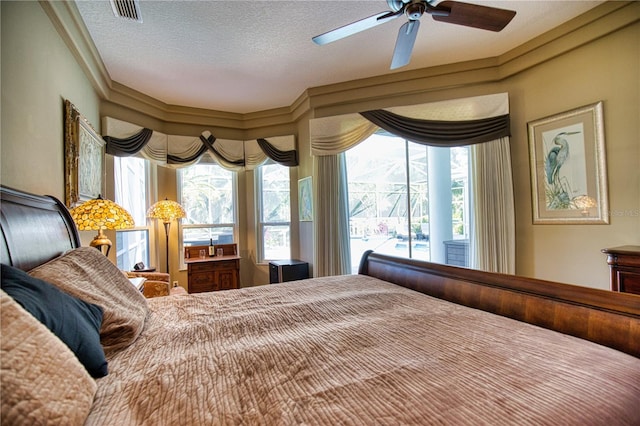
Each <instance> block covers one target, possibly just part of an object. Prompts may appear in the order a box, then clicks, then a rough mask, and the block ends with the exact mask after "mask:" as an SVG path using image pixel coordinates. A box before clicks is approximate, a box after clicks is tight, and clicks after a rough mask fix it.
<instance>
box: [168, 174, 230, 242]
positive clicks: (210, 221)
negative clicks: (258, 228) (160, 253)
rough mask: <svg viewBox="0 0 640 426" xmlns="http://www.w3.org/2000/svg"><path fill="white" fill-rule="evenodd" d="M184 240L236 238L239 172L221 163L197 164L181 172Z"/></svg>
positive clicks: (228, 240) (199, 240) (216, 240)
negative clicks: (237, 174)
mask: <svg viewBox="0 0 640 426" xmlns="http://www.w3.org/2000/svg"><path fill="white" fill-rule="evenodd" d="M178 179H179V187H180V204H181V205H182V207H183V208H184V209H185V211H186V212H187V217H186V218H185V219H183V220H182V226H181V229H182V244H183V245H204V244H209V242H213V243H214V244H227V243H233V242H237V238H236V233H237V219H236V217H237V214H236V206H237V194H236V192H237V191H236V186H237V185H236V173H235V172H232V171H229V170H226V169H224V168H222V167H221V166H219V165H218V164H195V165H192V166H189V167H185V168H183V169H180V170H179V172H178Z"/></svg>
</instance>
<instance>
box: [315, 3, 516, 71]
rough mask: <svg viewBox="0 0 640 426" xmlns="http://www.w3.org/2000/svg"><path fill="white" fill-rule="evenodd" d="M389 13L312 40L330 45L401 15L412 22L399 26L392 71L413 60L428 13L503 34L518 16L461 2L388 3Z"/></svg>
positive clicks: (503, 10) (363, 20) (434, 16)
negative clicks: (423, 21) (413, 52)
mask: <svg viewBox="0 0 640 426" xmlns="http://www.w3.org/2000/svg"><path fill="white" fill-rule="evenodd" d="M387 4H388V5H389V8H390V9H391V10H390V11H386V12H381V13H378V14H376V15H373V16H370V17H368V18H365V19H361V20H359V21H356V22H352V23H351V24H347V25H345V26H342V27H339V28H336V29H334V30H331V31H328V32H326V33H324V34H320V35H318V36H315V37H313V38H312V40H313V41H314V42H315V43H316V44H319V45H324V44H327V43H331V42H333V41H336V40H340V39H342V38H345V37H347V36H350V35H353V34H356V33H359V32H360V31H364V30H367V29H369V28H373V27H375V26H377V25H380V24H384V23H385V22H389V21H391V20H393V19H395V18H397V17H399V16H400V15H403V14H404V15H406V16H407V18H408V19H409V20H408V21H407V22H406V23H405V24H404V25H402V26H401V27H400V31H399V32H398V38H397V39H396V47H395V49H394V51H393V59H392V60H391V69H396V68H400V67H403V66H405V65H407V64H408V63H409V60H410V59H411V51H412V50H413V45H414V43H415V41H416V36H417V35H418V29H419V28H420V18H421V17H422V15H423V14H424V13H425V12H426V13H428V14H429V15H431V17H432V18H433V19H435V20H436V21H441V22H447V23H450V24H458V25H464V26H467V27H473V28H480V29H483V30H489V31H496V32H498V31H501V30H502V29H503V28H504V27H506V26H507V24H508V23H509V22H511V19H513V17H514V16H515V15H516V12H515V11H512V10H506V9H498V8H495V7H487V6H479V5H475V4H470V3H463V2H459V1H449V0H447V1H443V2H440V3H438V4H437V5H434V4H432V2H431V1H429V0H387Z"/></svg>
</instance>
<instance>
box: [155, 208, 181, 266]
mask: <svg viewBox="0 0 640 426" xmlns="http://www.w3.org/2000/svg"><path fill="white" fill-rule="evenodd" d="M186 216H187V213H186V212H185V211H184V209H183V208H182V206H181V205H180V204H178V203H176V202H175V201H170V200H167V199H165V200H162V201H158V202H157V203H155V204H154V205H152V206H151V207H150V208H149V210H148V211H147V217H148V218H151V219H159V220H161V221H162V223H163V224H164V233H165V238H166V241H167V242H166V252H165V259H166V262H167V273H168V274H169V227H170V226H171V221H173V220H176V219H182V218H183V217H186Z"/></svg>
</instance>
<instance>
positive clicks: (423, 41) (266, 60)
mask: <svg viewBox="0 0 640 426" xmlns="http://www.w3.org/2000/svg"><path fill="white" fill-rule="evenodd" d="M467 1H468V2H472V3H475V4H481V5H485V6H493V7H500V8H504V9H511V10H515V11H516V12H517V14H516V16H515V18H514V19H513V21H512V22H511V23H510V24H509V25H508V26H507V27H506V28H505V29H504V30H503V31H502V32H500V33H494V32H490V31H483V30H478V29H473V28H468V27H462V26H458V25H453V24H446V23H441V22H436V21H434V20H433V19H431V17H430V16H427V15H425V16H423V17H422V19H421V26H420V32H419V34H418V38H417V40H416V44H415V47H414V51H413V55H412V59H411V62H410V63H409V65H408V66H406V67H403V68H400V69H398V70H395V71H393V72H402V71H407V70H412V69H418V68H425V67H431V66H436V65H443V64H448V63H455V62H461V61H468V60H473V59H481V58H486V57H492V56H497V55H500V54H502V53H505V52H507V51H509V50H511V49H513V48H514V47H517V46H519V45H521V44H523V43H524V42H526V41H527V40H530V39H531V38H533V37H535V36H538V35H540V34H542V33H544V32H546V31H548V30H550V29H552V28H554V27H556V26H558V25H560V24H561V23H563V22H565V21H567V20H570V19H571V18H574V17H575V16H578V15H580V14H582V13H584V12H586V11H587V10H589V9H591V8H593V7H595V6H597V5H598V4H600V3H602V1H560V0H556V1H471V0H467ZM76 5H77V7H78V10H79V11H80V14H81V16H82V19H83V20H84V23H85V25H86V26H87V29H88V30H89V33H90V34H91V37H92V39H93V41H94V43H95V45H96V47H97V49H98V51H99V53H100V56H101V58H102V61H103V62H104V64H105V66H106V69H107V71H108V72H109V75H110V77H111V79H112V80H113V81H116V82H118V83H120V84H123V85H125V86H128V87H130V88H132V89H135V90H137V91H139V92H142V93H144V94H146V95H149V96H151V97H153V98H155V99H157V100H159V101H162V102H164V103H166V104H170V105H180V106H189V107H196V108H206V109H212V110H220V111H227V112H234V113H249V112H257V111H262V110H267V109H272V108H278V107H286V106H290V105H291V104H292V103H293V102H294V101H295V100H296V98H298V97H299V96H300V95H301V94H302V93H303V92H304V90H305V89H307V88H310V87H316V86H323V85H327V84H332V83H338V82H343V81H349V80H355V79H360V78H365V77H372V76H378V75H383V74H389V73H391V72H392V71H390V70H389V64H390V62H391V55H392V53H393V48H394V45H395V39H396V35H397V32H398V29H399V28H400V26H401V25H402V24H403V23H404V22H406V19H405V18H404V17H400V18H398V19H395V20H394V21H392V22H388V23H385V24H383V25H379V26H377V27H375V28H372V29H369V30H366V31H364V32H362V33H359V34H356V35H353V36H351V37H347V38H345V39H342V40H338V41H336V42H334V43H331V44H328V45H325V46H317V45H315V44H314V43H313V42H312V41H311V38H312V37H313V36H315V35H318V34H321V33H324V32H326V31H329V30H331V29H334V28H336V27H339V26H342V25H346V24H348V23H351V22H353V21H356V20H359V19H362V18H365V17H368V16H371V15H374V14H376V13H379V12H383V11H386V10H389V7H388V6H387V2H386V1H385V0H368V1H367V0H365V1H362V0H361V1H351V0H346V1H324V0H322V1H273V0H272V1H236V0H224V1H151V0H142V1H141V2H140V9H141V14H142V19H143V23H137V22H133V21H128V20H124V19H122V18H116V17H115V16H114V15H113V12H112V11H111V6H110V4H109V2H108V1H105V0H100V1H76Z"/></svg>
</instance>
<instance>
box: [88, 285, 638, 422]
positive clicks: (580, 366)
mask: <svg viewBox="0 0 640 426" xmlns="http://www.w3.org/2000/svg"><path fill="white" fill-rule="evenodd" d="M149 306H150V309H151V315H150V317H149V318H148V320H147V324H146V326H145V329H144V330H143V332H142V334H141V335H140V337H139V338H138V339H137V340H136V341H135V342H134V343H133V344H132V345H131V346H129V347H128V348H126V349H124V350H122V351H120V352H118V353H116V354H115V355H112V356H111V358H110V359H109V369H110V373H109V375H108V376H107V377H105V378H102V379H99V380H98V391H97V394H96V398H95V401H94V404H93V408H92V412H91V414H90V416H89V418H88V420H87V423H88V424H101V425H103V424H104V425H106V424H110V425H116V424H117V425H135V424H146V425H213V424H215V425H218V424H221V425H225V424H243V425H252V424H264V425H295V424H307V425H313V424H326V425H338V424H341V425H348V424H355V425H376V424H378V425H382V424H389V425H400V424H452V425H461V424H469V425H504V424H517V425H524V424H531V425H544V424H548V425H570V424H576V425H625V424H626V425H632V424H635V425H638V424H640V359H637V358H634V357H632V356H629V355H626V354H623V353H621V352H618V351H615V350H612V349H609V348H606V347H602V346H599V345H596V344H593V343H590V342H587V341H584V340H580V339H577V338H573V337H570V336H566V335H562V334H559V333H556V332H553V331H549V330H545V329H542V328H538V327H535V326H531V325H529V324H525V323H521V322H518V321H514V320H511V319H508V318H503V317H499V316H495V315H492V314H488V313H486V312H482V311H478V310H474V309H470V308H466V307H463V306H459V305H455V304H451V303H448V302H445V301H441V300H438V299H434V298H431V297H429V296H425V295H422V294H419V293H415V292H413V291H410V290H407V289H403V288H401V287H397V286H395V285H392V284H388V283H385V282H383V281H379V280H377V279H374V278H370V277H366V276H348V277H328V278H317V279H313V280H309V281H299V282H292V283H285V284H278V285H270V286H262V287H256V288H248V289H242V290H232V291H226V292H215V293H203V294H197V295H189V296H175V297H164V298H156V299H150V300H149Z"/></svg>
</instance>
